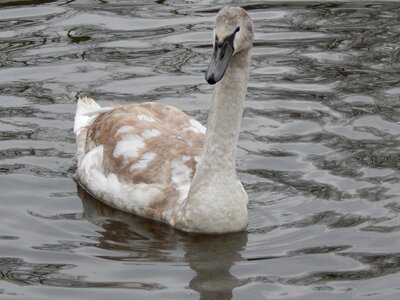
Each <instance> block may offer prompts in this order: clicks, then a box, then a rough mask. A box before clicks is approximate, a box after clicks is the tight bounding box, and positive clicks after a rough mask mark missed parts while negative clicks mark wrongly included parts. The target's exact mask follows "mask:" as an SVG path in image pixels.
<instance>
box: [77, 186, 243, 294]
mask: <svg viewBox="0 0 400 300" xmlns="http://www.w3.org/2000/svg"><path fill="white" fill-rule="evenodd" d="M77 186H78V195H79V197H80V198H81V200H82V203H83V213H84V218H86V219H87V220H88V221H90V222H92V223H94V224H96V225H98V226H100V227H102V228H103V229H104V231H103V232H101V235H102V236H101V237H100V239H99V245H98V246H99V247H101V248H104V249H107V250H118V251H121V252H125V253H127V257H125V258H122V259H127V260H146V261H154V262H160V261H163V262H165V261H171V262H176V261H185V262H187V263H188V264H189V266H190V268H191V269H192V270H193V271H195V272H196V276H194V277H193V278H192V279H191V280H190V282H189V287H190V288H191V289H192V290H195V291H197V292H198V293H199V294H200V299H221V300H225V299H231V298H232V290H233V289H234V288H235V287H238V286H240V285H241V281H240V280H239V279H237V278H236V277H234V276H232V275H231V274H230V272H229V270H230V268H231V266H232V265H233V264H234V263H235V262H238V261H241V260H243V257H242V256H241V255H240V253H239V252H240V251H241V250H242V249H243V248H244V247H245V246H246V243H247V233H246V232H240V233H234V234H225V235H216V236H210V235H198V234H187V233H183V232H180V231H177V230H175V229H173V228H171V227H169V226H166V225H164V224H161V223H158V222H154V221H151V220H147V219H145V218H141V217H137V216H133V215H131V214H127V213H124V212H121V211H119V210H116V209H113V208H111V207H109V206H107V205H105V204H103V203H101V202H100V201H98V200H96V199H95V198H94V197H93V196H91V195H90V194H88V193H87V192H86V191H85V190H84V189H82V188H81V187H80V186H79V185H77ZM182 251H183V252H184V253H185V254H184V256H183V257H182V254H181V253H182ZM109 258H110V259H121V257H120V256H118V258H116V257H109Z"/></svg>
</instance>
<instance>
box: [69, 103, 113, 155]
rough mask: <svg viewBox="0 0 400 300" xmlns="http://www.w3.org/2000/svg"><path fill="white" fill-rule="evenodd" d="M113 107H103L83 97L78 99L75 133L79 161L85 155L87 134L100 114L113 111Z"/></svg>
mask: <svg viewBox="0 0 400 300" xmlns="http://www.w3.org/2000/svg"><path fill="white" fill-rule="evenodd" d="M111 109H112V108H111V107H101V106H100V105H98V104H97V103H96V102H95V101H94V100H93V99H92V98H88V97H83V98H79V99H78V106H77V109H76V114H75V122H74V132H75V134H76V146H77V151H76V154H77V156H78V161H80V159H79V158H80V157H81V155H83V154H84V153H85V142H86V133H87V131H88V128H89V126H90V125H91V124H92V122H93V121H94V119H95V118H96V116H97V115H98V114H101V113H104V112H107V111H109V110H111Z"/></svg>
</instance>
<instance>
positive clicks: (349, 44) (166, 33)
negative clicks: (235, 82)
mask: <svg viewBox="0 0 400 300" xmlns="http://www.w3.org/2000/svg"><path fill="white" fill-rule="evenodd" d="M232 3H236V4H241V5H243V6H244V7H245V8H246V9H247V10H248V11H249V12H250V14H251V16H252V18H253V20H254V23H255V27H256V40H255V48H254V59H253V65H252V68H251V76H250V83H249V93H248V97H247V101H246V104H245V105H246V107H245V112H244V118H243V123H242V131H241V136H240V143H239V149H238V161H237V165H238V169H239V174H240V177H241V179H242V182H243V183H244V185H245V188H246V190H247V191H248V193H249V196H250V199H251V200H250V206H249V214H250V220H249V226H248V228H247V230H246V232H242V233H238V234H231V235H223V236H214V237H207V236H198V235H187V234H183V233H180V232H177V231H175V230H173V229H171V228H169V227H166V226H164V225H161V224H158V223H154V222H149V221H146V220H144V219H141V218H137V217H134V216H130V215H127V214H124V213H121V212H118V211H115V210H113V209H111V208H109V207H106V206H104V205H101V204H100V203H99V202H98V201H96V200H94V199H92V198H91V197H90V196H88V195H87V194H85V193H84V192H83V191H81V190H78V189H77V186H76V184H75V182H74V181H73V180H72V178H71V176H72V174H73V172H74V168H75V165H74V163H75V162H74V153H75V141H74V135H73V132H72V126H73V115H74V110H75V105H76V100H77V98H78V97H79V96H83V95H88V96H91V97H93V98H95V99H96V100H98V101H99V102H100V103H101V104H102V105H110V104H113V103H132V102H142V101H156V102H163V103H168V104H172V105H175V106H177V107H179V108H181V109H183V110H185V111H186V112H187V113H189V114H190V115H192V116H194V117H196V118H197V119H198V120H199V121H201V122H202V123H205V120H206V117H207V109H208V106H209V103H210V95H211V92H212V87H211V86H209V85H207V84H206V83H205V81H204V71H205V69H206V67H207V64H208V62H209V61H210V56H211V53H212V49H211V39H212V28H213V23H212V21H213V17H214V15H215V14H216V12H217V11H218V9H219V8H220V7H222V6H224V5H226V4H232ZM399 42H400V3H399V2H378V1H374V2H368V1H362V2H355V1H353V2H336V3H329V2H327V1H325V2H319V3H318V2H304V1H293V2H285V1H271V2H267V1H258V2H257V1H212V0H210V1H208V0H207V1H206V0H204V1H194V0H188V1H185V2H183V1H154V2H153V1H128V0H126V1H94V0H85V1H84V0H82V1H78V0H76V1H73V0H70V1H49V0H48V1H46V0H41V1H39V0H36V1H35V0H25V1H24V0H20V1H17V0H13V1H12V0H1V1H0V192H1V194H0V279H1V280H0V298H1V299H96V300H101V299H175V300H176V299H217V300H220V299H222V300H224V299H296V300H300V299H301V300H313V299H315V300H320V299H324V300H336V299H346V300H347V299H374V300H375V299H388V300H394V299H399V298H400V216H399V212H400V183H399V175H400V124H398V123H397V122H399V121H400V97H399V95H400V69H399V67H400V50H399Z"/></svg>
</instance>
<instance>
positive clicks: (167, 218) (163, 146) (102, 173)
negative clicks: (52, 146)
mask: <svg viewBox="0 0 400 300" xmlns="http://www.w3.org/2000/svg"><path fill="white" fill-rule="evenodd" d="M216 23H217V27H216V29H215V35H216V38H217V39H218V38H220V40H221V41H223V44H221V43H220V45H218V46H217V45H215V47H214V49H215V52H214V58H213V60H214V63H213V61H212V63H211V65H210V68H209V70H208V73H207V76H208V78H206V79H207V81H209V82H210V83H212V84H213V83H215V82H216V81H219V80H221V81H220V82H219V83H218V84H217V85H216V89H215V91H214V95H213V102H212V107H211V111H210V114H209V120H208V126H209V129H208V131H207V135H206V136H205V133H206V130H205V127H204V126H203V125H201V124H200V123H199V122H198V121H196V120H195V119H193V118H191V117H189V116H188V115H187V114H185V113H184V112H182V111H180V110H179V109H177V108H174V107H172V106H169V105H164V104H159V103H142V104H132V105H125V106H122V105H120V106H119V105H116V106H113V107H107V108H102V107H100V106H99V105H98V104H97V103H96V102H95V101H94V100H93V99H90V98H87V97H85V98H81V99H79V101H78V108H77V113H76V116H75V125H74V132H75V133H76V135H77V158H78V168H77V173H76V177H77V179H78V181H79V182H80V183H81V184H82V185H83V186H84V187H85V188H86V189H87V190H89V191H90V192H91V193H92V194H94V195H95V196H96V197H97V198H99V199H100V200H102V201H104V202H106V203H107V204H109V205H111V206H114V207H116V208H118V209H121V210H124V211H128V212H132V213H135V214H139V215H142V216H145V217H149V218H153V219H156V220H160V221H163V222H165V223H168V224H170V225H172V226H174V227H177V228H179V229H182V230H186V231H197V232H207V233H219V232H228V231H237V230H240V229H243V228H244V226H245V225H246V223H247V207H246V205H247V201H248V199H247V195H246V193H245V191H244V189H243V187H242V185H241V183H240V182H239V180H238V179H237V175H236V170H235V149H236V145H237V140H238V135H239V128H240V119H241V114H242V111H243V105H242V102H243V100H244V97H245V93H246V87H247V79H248V69H249V63H250V50H251V42H252V39H253V32H252V23H251V20H250V18H249V17H248V15H247V13H246V12H245V11H244V10H243V9H241V8H224V9H223V10H221V11H220V13H219V14H218V15H217V22H216ZM218 24H219V25H218ZM240 27H242V30H241V32H239V31H240V30H238V28H240ZM232 32H233V33H232ZM235 37H236V38H235ZM237 41H239V42H240V43H239V44H238V42H237ZM221 47H225V48H226V49H231V50H230V51H231V52H229V51H228V50H226V49H225V50H224V49H223V48H221ZM228 47H230V48H228ZM235 49H236V50H235ZM218 51H226V52H224V53H225V54H226V55H225V58H224V59H223V60H219V56H218V55H219V54H216V53H217V52H218ZM218 53H219V52H218ZM224 53H222V54H223V55H222V57H224ZM228 54H229V55H231V56H232V59H230V58H229V57H228V58H229V60H227V59H226V58H227V56H228ZM221 68H223V69H222V70H221ZM221 72H222V76H221ZM224 73H226V74H225V75H224ZM207 76H206V77H207Z"/></svg>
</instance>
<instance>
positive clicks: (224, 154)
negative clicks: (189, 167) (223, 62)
mask: <svg viewBox="0 0 400 300" xmlns="http://www.w3.org/2000/svg"><path fill="white" fill-rule="evenodd" d="M250 56H251V53H250V50H247V51H242V52H239V53H237V54H236V55H234V56H233V57H232V61H231V63H230V65H229V66H228V68H227V70H226V73H225V75H224V77H223V78H222V80H221V81H220V82H219V83H217V85H216V87H215V89H214V93H213V97H212V102H211V108H210V112H209V115H208V122H207V132H206V137H205V143H204V149H203V156H202V162H201V164H200V165H199V166H198V169H197V171H196V174H197V173H199V172H200V173H201V172H209V171H211V170H212V171H213V172H224V173H225V174H227V173H232V172H233V173H234V174H236V170H235V157H236V148H237V143H238V139H239V131H240V123H241V119H242V114H243V101H244V99H245V96H246V92H247V82H248V77H249V66H250ZM196 177H197V176H196V175H195V178H194V180H193V184H195V183H196V182H195V180H196Z"/></svg>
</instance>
